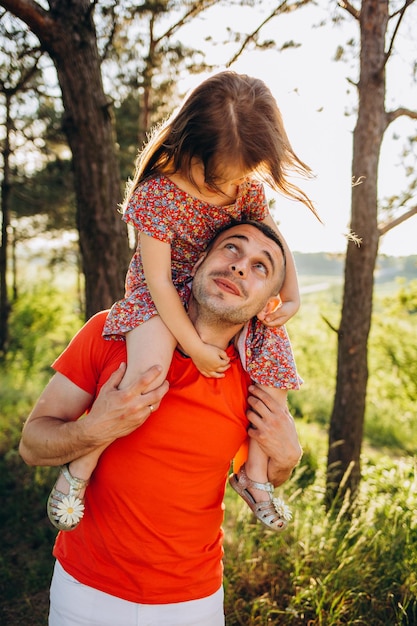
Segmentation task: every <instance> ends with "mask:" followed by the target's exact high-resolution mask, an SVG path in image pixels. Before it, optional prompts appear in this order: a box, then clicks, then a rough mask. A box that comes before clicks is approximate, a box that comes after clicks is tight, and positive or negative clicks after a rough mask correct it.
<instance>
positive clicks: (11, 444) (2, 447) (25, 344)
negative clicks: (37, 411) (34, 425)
mask: <svg viewBox="0 0 417 626" xmlns="http://www.w3.org/2000/svg"><path fill="white" fill-rule="evenodd" d="M73 305H74V294H71V292H70V293H69V294H67V297H64V294H63V293H62V292H58V291H56V290H55V291H54V290H53V289H52V288H51V287H50V286H48V285H40V286H38V287H36V288H35V289H33V290H32V291H30V292H27V293H22V295H21V296H20V297H19V299H18V300H17V301H16V302H15V303H14V304H13V309H12V312H11V315H10V320H9V321H10V325H9V334H10V345H9V350H8V352H7V354H6V356H5V357H4V358H3V360H2V361H1V362H0V397H1V405H0V453H1V452H6V451H7V450H8V449H10V448H11V449H14V448H15V447H16V445H17V442H18V440H19V437H20V432H21V428H22V424H23V421H24V420H25V419H26V417H27V415H28V413H29V411H30V409H31V407H32V406H33V404H34V403H35V401H36V398H37V396H38V395H39V393H40V392H41V390H42V388H43V386H44V385H45V383H46V381H47V380H48V378H49V377H50V376H51V374H52V371H51V369H50V365H51V363H52V361H53V360H54V359H55V358H56V357H57V356H58V354H59V353H60V352H61V351H62V349H63V348H64V347H65V346H66V345H67V343H68V342H69V340H70V339H71V337H72V336H73V335H74V334H75V332H76V331H77V330H78V328H80V326H81V323H82V322H81V318H80V315H79V313H77V312H76V311H74V309H73Z"/></svg>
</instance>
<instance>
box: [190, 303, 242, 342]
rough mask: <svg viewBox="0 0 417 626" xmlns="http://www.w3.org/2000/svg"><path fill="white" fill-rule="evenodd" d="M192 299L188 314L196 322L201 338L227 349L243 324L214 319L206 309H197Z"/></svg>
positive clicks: (195, 325)
mask: <svg viewBox="0 0 417 626" xmlns="http://www.w3.org/2000/svg"><path fill="white" fill-rule="evenodd" d="M193 304H194V303H192V302H191V301H190V306H189V309H188V315H189V317H190V319H191V321H192V323H193V324H194V327H195V329H196V331H197V333H198V334H199V336H200V339H201V340H202V341H203V342H204V343H208V344H210V345H212V346H217V347H218V348H220V349H221V350H226V348H227V347H228V346H229V345H230V343H231V342H232V340H233V339H234V338H235V336H236V335H237V334H238V333H239V331H240V330H241V329H242V327H243V325H242V324H231V323H227V322H225V321H224V320H219V319H214V318H213V317H212V316H211V315H205V312H204V311H199V312H198V311H197V308H196V307H195V306H193Z"/></svg>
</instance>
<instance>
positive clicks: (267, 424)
mask: <svg viewBox="0 0 417 626" xmlns="http://www.w3.org/2000/svg"><path fill="white" fill-rule="evenodd" d="M275 391H277V392H279V391H281V392H282V393H281V395H282V401H281V400H278V399H277V397H272V395H271V394H270V393H268V392H267V391H265V390H264V389H262V388H261V387H260V386H258V385H252V386H251V387H249V394H250V395H249V397H248V403H249V407H250V408H249V410H248V413H247V416H248V419H249V421H250V422H251V424H252V425H253V427H254V428H249V430H248V435H249V437H251V438H252V439H255V440H256V441H257V442H258V444H259V445H260V446H261V448H262V449H263V451H264V452H265V454H266V455H267V456H268V457H269V466H268V475H269V480H270V481H271V482H272V483H273V484H274V485H275V486H276V487H277V486H279V485H281V484H282V483H283V482H285V481H286V480H287V479H288V478H289V477H290V476H291V473H292V470H293V469H294V467H295V466H296V465H297V464H298V463H299V461H300V459H301V456H302V449H301V446H300V442H299V440H298V435H297V431H296V428H295V423H294V419H293V417H292V415H291V413H290V412H289V410H288V407H287V403H286V392H285V391H283V390H275ZM278 396H279V394H278Z"/></svg>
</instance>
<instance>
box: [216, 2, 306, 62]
mask: <svg viewBox="0 0 417 626" xmlns="http://www.w3.org/2000/svg"><path fill="white" fill-rule="evenodd" d="M309 2H311V0H299V2H296V3H295V4H293V5H292V6H288V4H287V0H283V1H282V2H281V4H280V5H279V6H278V7H277V8H276V9H274V11H272V13H271V14H270V15H268V17H266V18H265V19H264V21H263V22H261V23H260V24H259V26H257V27H256V29H255V30H254V31H252V32H251V33H249V35H246V37H245V39H244V40H243V43H242V45H241V46H240V48H239V50H238V51H237V52H236V53H235V54H234V55H233V57H232V58H231V59H229V61H228V62H227V64H226V67H230V66H231V65H232V63H234V62H235V61H236V60H237V59H238V58H239V57H240V55H241V54H242V52H243V51H244V49H245V48H246V46H247V45H248V44H249V42H250V41H254V40H255V38H256V35H258V34H259V32H260V31H261V30H262V28H263V27H264V26H265V24H267V23H268V22H269V21H270V20H272V18H274V17H276V16H277V15H279V14H280V13H290V12H291V11H294V10H296V9H298V8H299V7H301V6H303V5H304V4H309Z"/></svg>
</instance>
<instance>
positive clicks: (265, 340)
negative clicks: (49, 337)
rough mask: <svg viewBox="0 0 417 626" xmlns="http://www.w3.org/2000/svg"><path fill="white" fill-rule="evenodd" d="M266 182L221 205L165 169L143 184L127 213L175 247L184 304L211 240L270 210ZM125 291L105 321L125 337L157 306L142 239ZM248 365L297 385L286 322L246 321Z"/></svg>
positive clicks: (269, 381)
mask: <svg viewBox="0 0 417 626" xmlns="http://www.w3.org/2000/svg"><path fill="white" fill-rule="evenodd" d="M268 213H269V211H268V204H267V201H266V198H265V192H264V188H263V185H262V184H261V183H259V182H256V181H253V180H250V179H248V180H247V181H245V182H244V183H243V184H242V185H240V187H239V191H238V195H237V198H236V200H235V202H234V203H233V204H231V205H228V206H217V205H212V204H209V203H207V202H203V201H202V200H199V199H198V198H195V197H193V196H191V195H189V194H188V193H187V192H185V191H183V190H181V189H180V188H179V187H177V185H176V184H175V183H173V182H172V181H171V180H170V179H169V178H167V177H166V176H163V175H160V176H156V177H155V178H152V179H150V180H147V181H145V182H144V183H142V184H140V185H139V186H138V187H137V189H136V190H135V192H134V194H133V195H132V197H131V199H130V202H129V205H128V207H127V209H126V211H125V214H124V216H123V219H124V220H125V221H126V222H128V223H131V224H132V225H133V226H134V227H135V228H136V229H137V230H138V231H139V232H142V233H144V234H146V235H149V236H150V237H154V238H156V239H158V240H160V241H162V242H164V243H168V244H169V245H170V247H171V268H172V282H173V284H174V285H175V287H176V289H177V291H178V294H179V296H180V298H181V300H182V302H183V304H184V306H185V305H186V303H187V302H188V298H189V295H190V286H191V271H192V268H193V267H194V264H195V263H196V262H197V260H198V259H199V258H200V256H201V254H202V253H203V252H204V250H205V248H206V246H207V244H208V242H209V241H210V240H211V239H212V238H213V237H214V235H215V234H216V232H217V231H218V230H219V228H221V227H222V226H227V225H228V224H230V223H231V222H232V221H233V220H238V221H240V220H244V219H251V220H256V221H262V220H263V219H265V218H266V217H267V215H268ZM125 288H126V289H125V297H124V299H123V300H120V301H118V302H116V303H115V304H114V305H113V307H112V308H111V310H110V312H109V315H108V317H107V321H106V324H105V326H104V330H103V335H104V336H105V337H106V338H113V339H123V338H124V335H125V333H127V332H129V331H130V330H132V329H133V328H136V326H139V325H140V324H143V323H144V322H146V321H147V320H149V319H150V318H151V317H153V316H154V315H157V314H158V313H157V310H156V308H155V305H154V303H153V301H152V297H151V295H150V293H149V290H148V288H147V285H146V280H145V275H144V272H143V266H142V260H141V251H140V243H139V244H138V247H137V249H136V252H135V254H134V255H133V258H132V260H131V262H130V265H129V270H128V272H127V276H126V285H125ZM238 345H239V353H240V357H241V359H242V362H243V365H244V367H245V369H246V370H247V372H248V373H249V375H250V376H251V378H252V380H253V381H254V382H256V383H259V384H261V385H266V386H270V387H271V386H272V387H279V388H282V389H297V388H298V387H299V384H300V379H299V377H298V374H297V370H296V367H295V361H294V357H293V353H292V349H291V345H290V341H289V339H288V335H287V332H286V330H285V328H284V327H282V326H281V327H277V328H268V327H266V326H264V324H262V322H260V321H259V320H258V319H257V318H254V319H253V320H251V322H249V323H248V324H246V326H245V328H244V330H243V331H242V334H241V336H240V339H239V342H238Z"/></svg>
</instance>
